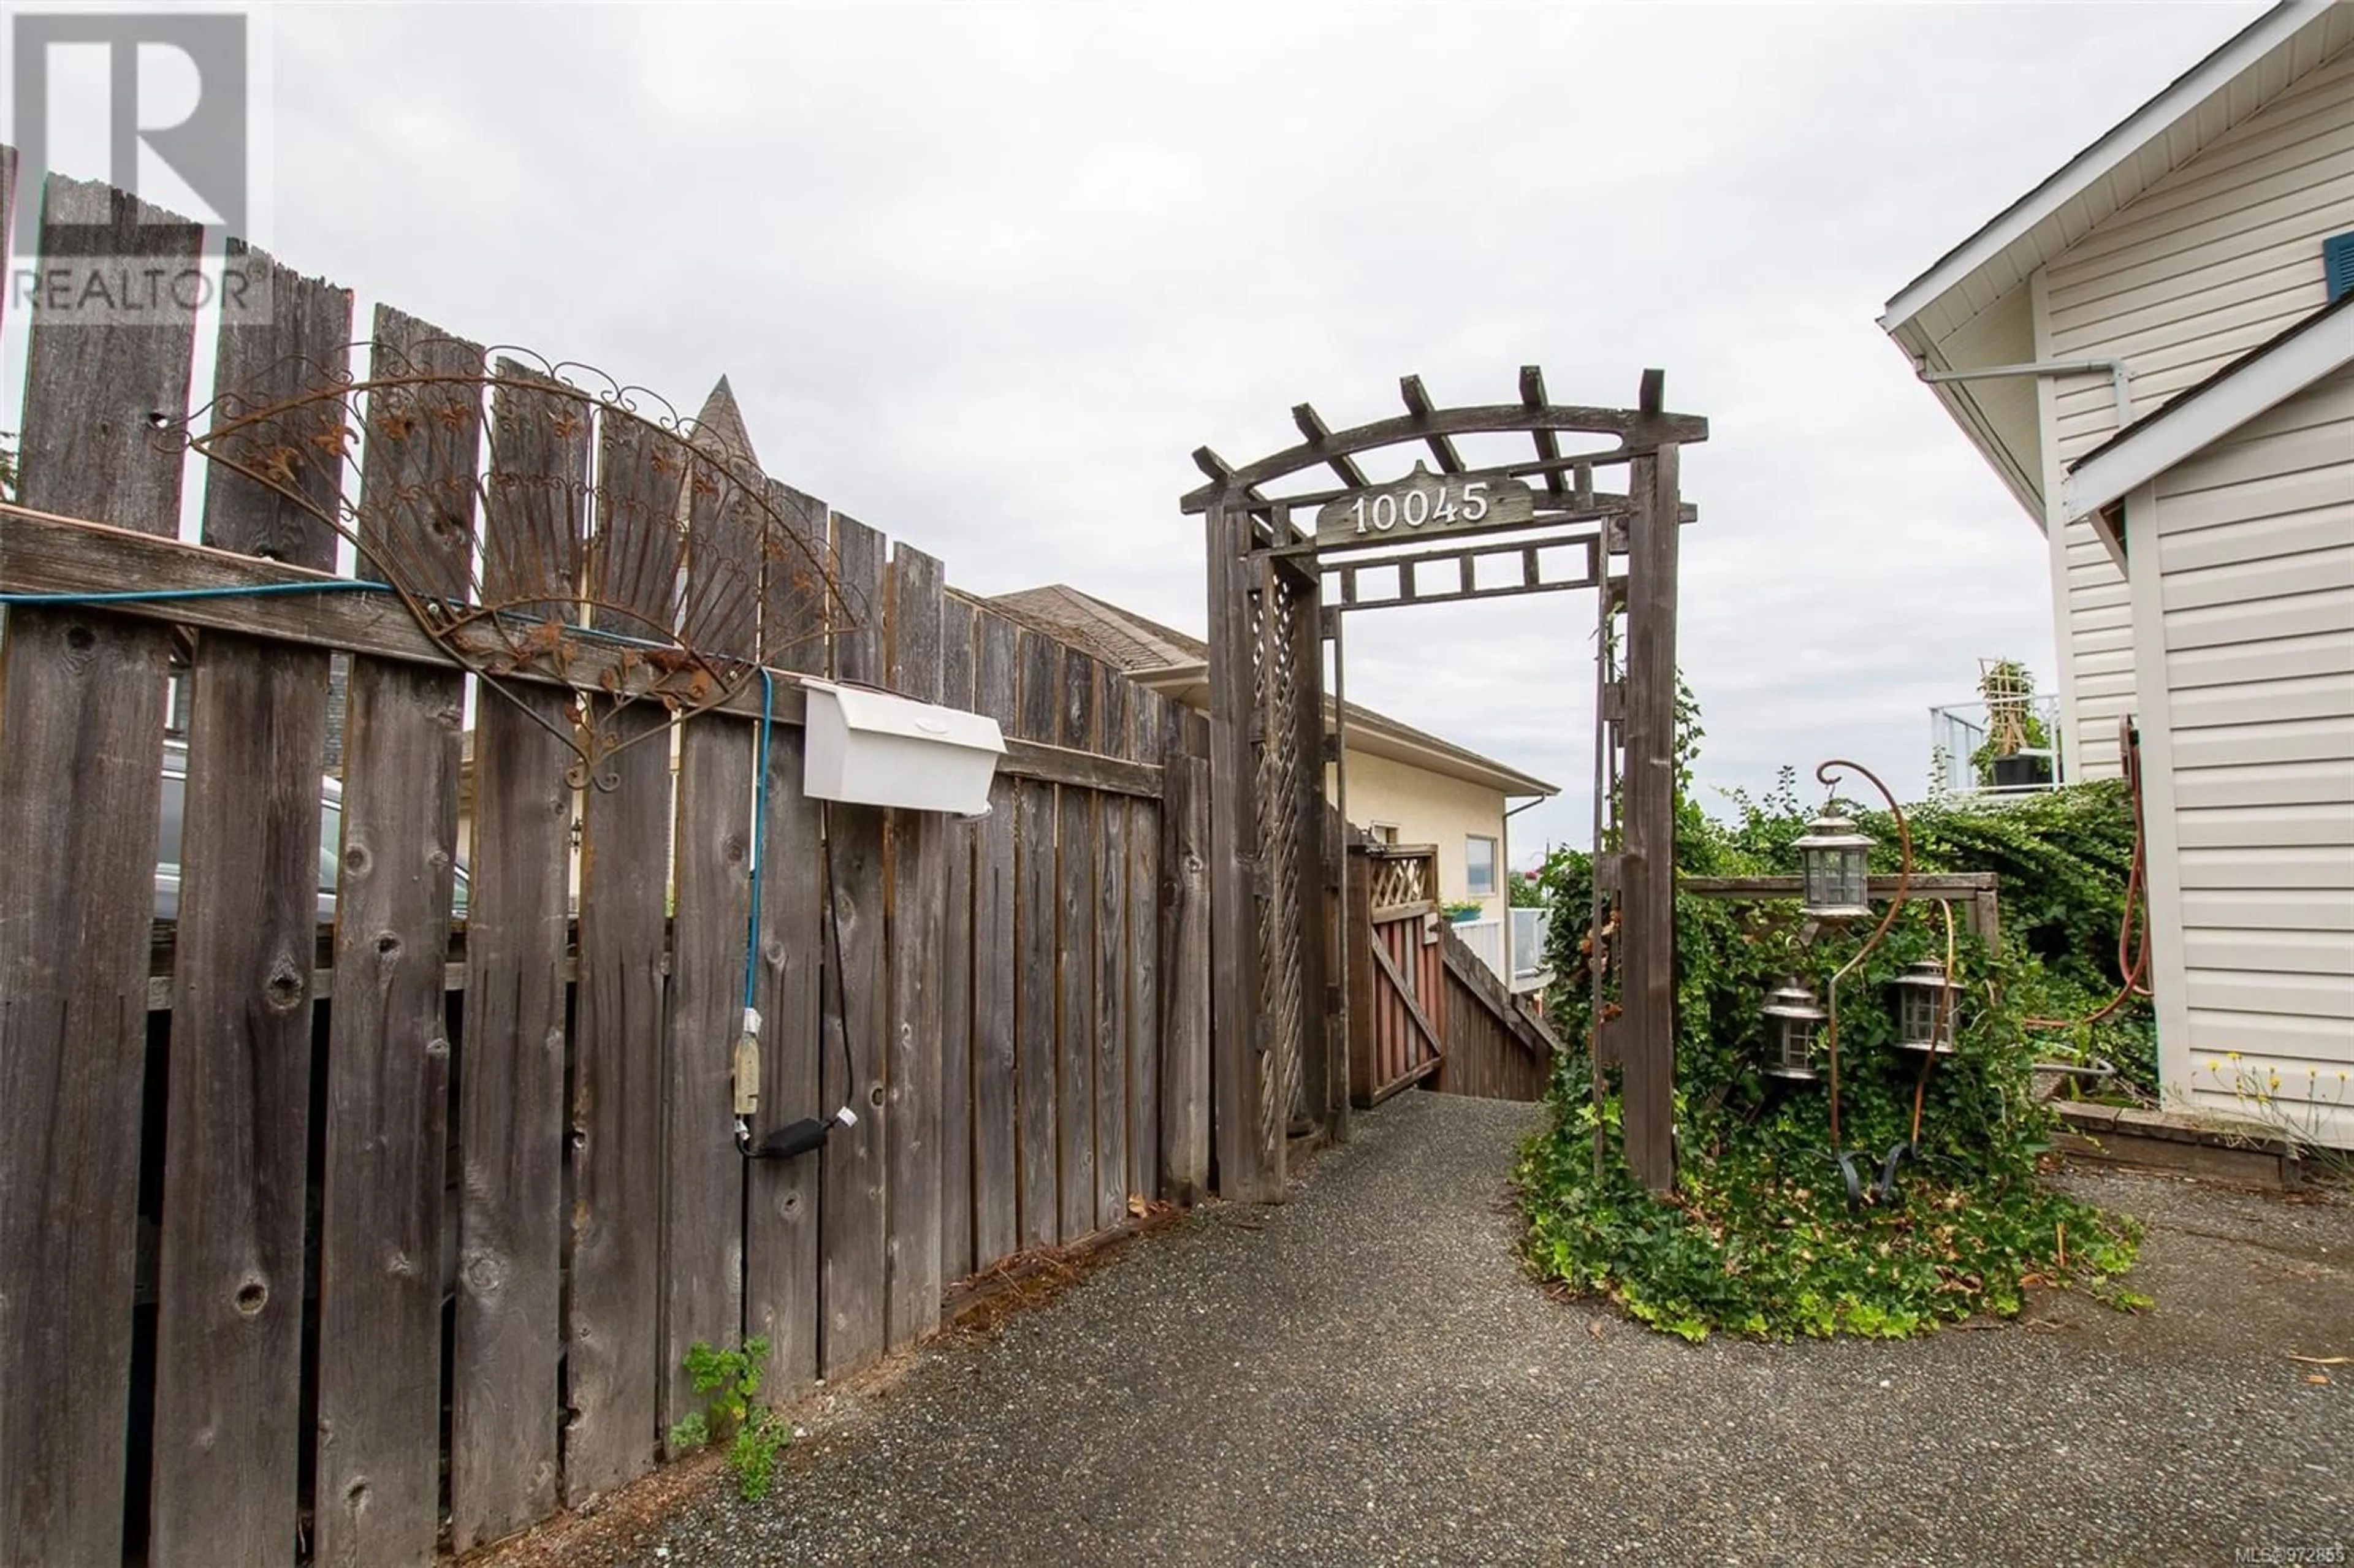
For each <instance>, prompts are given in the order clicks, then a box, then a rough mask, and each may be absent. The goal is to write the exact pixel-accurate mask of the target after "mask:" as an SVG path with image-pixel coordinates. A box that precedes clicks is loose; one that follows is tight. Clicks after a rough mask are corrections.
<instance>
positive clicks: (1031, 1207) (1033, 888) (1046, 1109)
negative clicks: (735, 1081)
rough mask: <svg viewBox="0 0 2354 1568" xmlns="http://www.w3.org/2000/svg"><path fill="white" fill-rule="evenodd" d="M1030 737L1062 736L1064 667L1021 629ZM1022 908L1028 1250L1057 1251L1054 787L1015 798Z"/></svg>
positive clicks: (1018, 1013)
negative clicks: (1047, 1248) (1049, 1248)
mask: <svg viewBox="0 0 2354 1568" xmlns="http://www.w3.org/2000/svg"><path fill="white" fill-rule="evenodd" d="M1014 659H1015V663H1016V667H1017V679H1018V680H1019V682H1020V685H1021V697H1020V703H1021V707H1020V714H1021V719H1020V724H1021V728H1022V733H1023V735H1024V736H1052V735H1054V734H1055V733H1057V726H1058V725H1059V723H1060V719H1061V711H1060V702H1061V696H1060V690H1061V685H1062V674H1063V660H1062V651H1061V646H1060V644H1058V643H1056V642H1055V641H1054V640H1053V639H1052V638H1049V637H1042V636H1039V635H1038V634H1036V633H1034V632H1032V631H1029V630H1023V631H1022V632H1021V633H1020V635H1019V636H1018V637H1017V639H1016V641H1015V647H1014ZM1017 810H1018V811H1019V813H1020V822H1019V826H1018V829H1017V843H1018V850H1017V853H1018V855H1019V865H1018V867H1017V869H1016V872H1015V875H1016V878H1017V880H1018V885H1019V889H1020V900H1021V902H1020V906H1019V907H1018V909H1017V911H1016V913H1015V916H1014V948H1015V953H1016V979H1015V981H1014V1009H1015V1012H1014V1030H1015V1037H1016V1041H1017V1045H1016V1054H1015V1078H1016V1096H1017V1104H1018V1111H1017V1114H1018V1116H1019V1118H1020V1138H1019V1141H1018V1143H1017V1145H1016V1148H1017V1150H1018V1154H1019V1163H1020V1167H1021V1183H1022V1204H1021V1224H1020V1230H1019V1233H1018V1234H1019V1235H1020V1237H1021V1245H1023V1247H1024V1248H1027V1247H1034V1246H1052V1245H1055V1243H1056V1242H1057V1241H1060V1240H1061V1239H1062V1237H1063V1223H1062V1200H1061V1193H1062V1179H1061V1174H1060V1172H1061V1150H1060V1148H1059V1146H1058V1143H1057V1140H1056V1117H1055V1085H1056V1081H1057V1080H1058V1079H1059V1078H1060V1077H1061V1072H1060V1070H1059V1066H1058V1064H1057V1062H1056V1060H1055V1006H1056V1000H1057V999H1056V994H1055V951H1056V948H1055V940H1056V917H1055V911H1056V903H1057V898H1058V892H1057V884H1056V882H1055V787H1054V786H1052V785H1041V784H1033V783H1024V784H1023V785H1022V787H1021V791H1020V794H1019V796H1018V798H1017Z"/></svg>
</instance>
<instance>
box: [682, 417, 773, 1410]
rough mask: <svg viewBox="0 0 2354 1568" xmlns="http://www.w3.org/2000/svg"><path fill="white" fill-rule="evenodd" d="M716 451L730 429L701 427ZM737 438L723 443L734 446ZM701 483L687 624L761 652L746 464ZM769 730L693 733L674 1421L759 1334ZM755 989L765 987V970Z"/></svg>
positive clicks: (685, 781) (698, 640)
mask: <svg viewBox="0 0 2354 1568" xmlns="http://www.w3.org/2000/svg"><path fill="white" fill-rule="evenodd" d="M696 439H697V441H698V444H702V445H705V446H707V447H716V446H717V443H718V433H717V432H716V431H705V432H703V433H702V434H699V435H698V436H697V438H696ZM721 450H724V449H721ZM695 477H696V481H697V482H696V483H695V484H694V485H693V486H692V487H691V488H690V494H689V503H688V524H689V525H688V534H687V540H688V546H689V547H688V550H687V555H686V588H685V594H686V600H685V602H686V604H687V607H688V609H687V611H686V625H685V629H684V630H685V634H686V636H687V639H688V641H690V643H691V645H692V646H694V647H695V649H696V651H697V652H702V653H704V654H705V655H716V656H720V657H724V658H728V659H735V660H743V661H747V662H748V661H751V660H754V659H756V658H757V657H758V652H759V611H760V576H759V574H760V556H759V545H760V540H759V536H758V532H757V531H756V529H755V528H754V526H753V523H752V519H751V517H750V516H749V515H748V500H747V496H746V493H745V491H744V490H743V489H742V488H741V486H740V483H739V476H738V474H737V470H736V467H735V466H730V467H728V468H726V469H725V470H721V469H718V468H716V467H714V468H709V469H699V470H698V471H697V472H696V476H695ZM758 732H759V726H758V725H756V724H750V725H748V724H742V723H739V722H737V720H735V719H732V718H724V717H721V716H719V715H709V714H707V715H701V716H700V717H698V718H696V719H694V720H691V721H689V722H688V723H686V724H685V725H684V726H683V727H682V729H681V731H680V736H679V778H678V791H679V801H678V827H677V838H676V841H675V842H676V849H675V851H674V855H673V858H674V860H675V862H676V866H677V873H676V884H677V901H676V906H675V907H676V911H677V914H676V921H675V927H674V929H673V937H672V943H673V959H672V963H671V982H670V983H671V1032H670V1044H669V1051H668V1069H667V1072H666V1074H665V1078H666V1084H665V1098H664V1102H663V1109H664V1112H665V1115H666V1117H667V1126H666V1129H665V1132H666V1138H665V1148H664V1160H663V1163H664V1166H665V1168H666V1172H667V1174H666V1179H665V1181H664V1183H663V1346H662V1355H663V1404H662V1416H661V1419H662V1426H663V1431H664V1432H665V1433H667V1432H668V1431H669V1430H670V1428H671V1427H672V1426H673V1425H676V1424H677V1423H678V1422H679V1421H680V1420H682V1419H683V1418H684V1417H685V1416H686V1415H687V1414H690V1413H692V1412H695V1411H697V1410H700V1409H702V1408H703V1405H704V1404H705V1401H706V1399H707V1397H708V1396H707V1395H705V1394H700V1393H696V1392H695V1386H694V1383H693V1380H692V1379H691V1378H689V1377H688V1375H687V1372H686V1367H685V1361H686V1356H687V1352H688V1351H690V1350H691V1349H692V1348H693V1347H694V1346H695V1345H696V1344H706V1345H710V1346H712V1347H713V1348H715V1349H718V1350H733V1349H735V1348H736V1346H737V1343H738V1342H739V1341H740V1340H741V1339H742V1338H743V1333H744V1180H745V1173H744V1158H743V1156H742V1155H741V1154H740V1153H738V1152H737V1149H736V1145H735V1109H734V1065H735V1047H736V1039H737V1035H738V1034H739V1033H742V1031H743V1026H744V1009H745V1007H746V1006H748V1005H749V1004H750V1002H751V1000H752V998H751V997H750V996H748V995H747V993H746V987H745V972H746V963H745V951H744V944H745V941H746V940H747V938H748V935H749V932H748V925H747V922H748V916H749V915H750V913H751V868H752V844H751V830H752V798H753V789H754V785H755V783H756V781H757V769H758V743H759V733H758ZM754 994H757V972H756V974H755V988H754Z"/></svg>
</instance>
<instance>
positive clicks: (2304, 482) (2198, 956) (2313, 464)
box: [2126, 313, 2354, 1145]
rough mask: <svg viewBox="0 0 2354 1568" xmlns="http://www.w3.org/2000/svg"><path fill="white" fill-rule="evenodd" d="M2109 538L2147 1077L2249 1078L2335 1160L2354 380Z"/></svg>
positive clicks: (2351, 863) (2351, 814) (2201, 1096)
mask: <svg viewBox="0 0 2354 1568" xmlns="http://www.w3.org/2000/svg"><path fill="white" fill-rule="evenodd" d="M2342 315H2343V313H2341V317H2342ZM2349 327H2350V328H2354V321H2350V322H2349ZM2126 531H2127V546H2128V550H2129V552H2130V555H2131V558H2132V559H2133V560H2134V561H2135V562H2136V563H2137V566H2138V565H2139V563H2142V562H2146V561H2147V562H2152V563H2155V567H2156V569H2155V570H2147V571H2141V570H2137V572H2136V573H2135V577H2134V583H2133V592H2134V598H2135V601H2136V602H2135V609H2136V611H2137V627H2138V630H2139V643H2140V646H2139V647H2138V648H2137V654H2138V656H2139V662H2140V669H2141V690H2140V692H2139V694H2138V696H2137V706H2138V708H2139V711H2140V715H2141V719H2142V733H2143V736H2144V756H2145V767H2144V780H2145V798H2144V815H2145V819H2146V821H2147V824H2148V831H2149V841H2150V842H2149V852H2150V853H2149V865H2150V877H2151V887H2150V898H2151V904H2152V906H2153V908H2158V907H2166V908H2169V909H2172V910H2174V911H2176V915H2175V917H2174V918H2172V919H2169V920H2166V921H2154V922H2153V924H2152V934H2153V937H2154V938H2155V939H2156V942H2157V944H2158V945H2157V949H2156V951H2155V952H2154V953H2153V955H2152V957H2153V966H2152V967H2153V969H2154V971H2155V972H2154V979H2155V981H2156V986H2155V989H2156V999H2155V1000H2156V1001H2157V1004H2158V1020H2159V1028H2158V1038H2159V1043H2160V1054H2161V1065H2162V1067H2163V1069H2164V1073H2165V1077H2166V1080H2167V1082H2168V1084H2173V1085H2181V1086H2185V1087H2187V1089H2188V1090H2189V1092H2190V1097H2191V1098H2192V1099H2193V1100H2194V1101H2195V1102H2197V1103H2200V1104H2202V1105H2204V1106H2207V1107H2211V1108H2213V1109H2218V1110H2222V1111H2232V1110H2234V1109H2243V1108H2245V1107H2243V1106H2242V1104H2241V1103H2240V1101H2239V1098H2238V1096H2237V1094H2236V1093H2235V1092H2234V1089H2235V1086H2243V1085H2245V1084H2253V1083H2261V1084H2263V1085H2264V1086H2265V1089H2266V1092H2267V1093H2269V1094H2271V1095H2272V1096H2273V1097H2274V1098H2275V1099H2276V1100H2277V1101H2278V1102H2279V1105H2278V1107H2277V1108H2278V1110H2279V1111H2280V1113H2281V1114H2283V1115H2285V1116H2288V1117H2290V1118H2292V1119H2294V1120H2296V1121H2298V1122H2301V1123H2304V1124H2306V1125H2309V1126H2311V1127H2312V1128H2314V1129H2315V1130H2317V1131H2318V1132H2321V1133H2323V1134H2325V1135H2326V1136H2327V1140H2328V1141H2331V1142H2335V1143H2338V1144H2340V1145H2354V1083H2349V1076H2348V1075H2354V368H2349V369H2344V370H2340V371H2338V372H2337V373H2336V374H2334V375H2332V376H2327V377H2326V378H2325V379H2323V380H2322V381H2320V382H2318V383H2317V384H2315V385H2314V386H2312V387H2308V388H2306V390H2305V391H2304V392H2302V393H2299V394H2297V395H2296V397H2291V398H2290V399H2288V400H2287V401H2286V402H2284V403H2282V404H2280V405H2279V406H2277V407H2276V408H2274V409H2273V410H2272V411H2271V412H2269V413H2267V414H2264V416H2262V417H2261V418H2257V419H2255V420H2253V421H2252V422H2251V423H2249V424H2247V425H2245V426H2243V427H2242V428H2241V429H2237V430H2235V431H2233V432H2232V434H2231V435H2230V436H2228V437H2226V438H2225V439H2224V440H2221V441H2218V442H2216V443H2215V444H2214V445H2212V446H2210V447H2208V448H2207V449H2205V450H2203V451H2200V453H2199V454H2198V455H2196V456H2194V457H2192V458H2190V460H2189V461H2185V462H2183V463H2181V464H2180V465H2179V466H2177V467H2175V468H2172V469H2170V470H2168V471H2166V472H2164V473H2162V474H2160V475H2158V477H2157V479H2156V480H2154V481H2153V482H2150V483H2149V484H2147V485H2145V486H2143V487H2141V489H2140V490H2138V491H2137V493H2135V494H2134V495H2132V496H2131V497H2129V498H2128V499H2127V501H2126ZM2234 1053H2236V1054H2237V1055H2236V1057H2235V1056H2234ZM2275 1073H2277V1074H2278V1075H2279V1085H2278V1087H2277V1088H2274V1087H2273V1086H2272V1075H2274V1074H2275Z"/></svg>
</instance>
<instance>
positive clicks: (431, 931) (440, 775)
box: [313, 306, 482, 1563]
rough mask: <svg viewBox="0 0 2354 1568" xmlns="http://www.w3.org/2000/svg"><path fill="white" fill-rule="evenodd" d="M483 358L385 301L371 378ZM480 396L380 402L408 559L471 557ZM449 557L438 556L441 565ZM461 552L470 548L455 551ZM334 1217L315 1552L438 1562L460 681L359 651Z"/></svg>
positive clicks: (332, 1092)
mask: <svg viewBox="0 0 2354 1568" xmlns="http://www.w3.org/2000/svg"><path fill="white" fill-rule="evenodd" d="M426 363H430V364H432V365H435V366H441V367H446V368H448V369H451V370H453V371H469V372H472V371H478V370H479V368H480V366H481V363H482V351H481V350H480V349H479V348H476V347H474V346H473V345H472V344H465V343H461V342H460V341H458V340H455V339H452V338H450V337H449V336H447V335H446V334H442V333H441V332H440V331H439V330H438V329H436V328H434V327H432V326H429V325H428V324H427V323H423V322H420V321H419V320H417V319H415V318H414V317H410V316H406V315H403V314H401V313H399V312H398V311H394V310H392V309H390V308H388V307H383V306H379V307H378V309H377V311H376V326H375V344H374V346H373V348H372V350H371V355H370V366H371V374H374V375H383V374H399V373H400V372H401V371H403V370H404V369H407V368H410V367H414V366H419V365H421V364H426ZM480 419H481V410H480V408H479V406H478V405H477V403H476V402H475V400H474V397H473V396H472V392H471V390H461V389H459V388H458V387H452V386H439V385H436V386H424V387H416V388H413V389H411V391H410V392H409V393H408V394H407V396H406V397H405V398H404V400H403V401H402V402H401V403H400V404H399V405H398V407H393V406H391V405H390V404H389V403H387V407H384V408H371V410H370V421H369V431H370V434H369V440H368V444H367V450H366V453H365V456H364V461H363V464H362V468H361V474H360V510H361V515H362V517H363V519H364V520H366V527H367V530H368V534H367V537H368V539H369V541H370V542H371V543H372V544H374V545H375V546H376V547H377V548H378V549H379V550H381V551H382V552H383V553H384V555H385V556H386V557H387V558H390V559H397V560H400V561H403V562H406V563H408V565H409V567H410V568H411V569H414V570H417V571H419V572H427V571H429V570H442V571H447V572H449V573H451V574H454V575H453V576H451V577H449V578H448V581H449V582H451V583H453V584H455V585H456V586H457V587H459V588H462V587H463V584H464V582H465V581H466V577H465V575H464V574H465V567H464V566H463V565H462V559H463V557H465V556H468V555H470V554H471V549H472V530H473V514H472V507H471V504H465V505H463V506H462V507H461V503H460V498H464V499H465V501H466V502H468V503H470V502H471V498H472V495H473V472H474V461H475V452H476V447H477V445H478V442H479V439H480V430H481V423H480ZM436 562H438V563H440V566H439V567H434V566H432V565H431V564H432V563H436ZM453 562H454V563H458V564H453ZM346 700H347V703H348V705H349V716H348V717H347V718H346V720H345V726H344V736H345V754H344V755H345V791H344V823H343V852H342V857H341V874H340V880H339V882H338V891H337V895H336V908H335V916H336V918H335V946H334V985H335V1003H334V1011H333V1013H332V1022H331V1027H330V1030H329V1037H328V1057H327V1101H326V1104H327V1125H326V1139H325V1141H326V1180H325V1188H324V1192H323V1217H322V1220H321V1243H320V1266H319V1272H320V1285H319V1430H318V1442H319V1450H318V1468H317V1476H318V1479H317V1489H316V1500H315V1503H314V1505H313V1525H314V1528H315V1530H316V1531H317V1535H316V1553H317V1557H318V1560H319V1561H320V1562H321V1563H429V1562H431V1561H432V1557H433V1552H434V1542H435V1537H436V1536H437V1535H438V1533H439V1531H440V1514H441V1509H440V1490H441V1489H440V1428H441V1400H440V1392H441V1391H440V1366H441V1232H442V1224H443V1220H444V1215H443V1191H444V1181H445V1179H446V1175H447V1170H448V1160H447V1147H448V1139H447V1124H448V1117H449V1099H448V1094H449V1069H450V1047H449V1041H448V1038H447V1033H448V1023H447V1017H446V1014H445V1012H444V1010H443V1005H442V967H443V960H444V957H445V955H446V954H447V952H448V949H449V928H450V898H451V880H452V878H451V866H452V864H453V863H454V862H455V859H456V854H457V836H458V774H459V753H460V744H461V741H460V728H461V722H462V715H463V713H464V705H465V686H464V678H463V676H461V674H460V673H458V672H456V671H455V670H431V669H426V668H421V667H419V666H417V665H411V664H394V663H389V662H382V661H378V660H374V659H355V660H354V661H353V662H352V672H351V679H350V686H349V690H348V694H347V698H346Z"/></svg>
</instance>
